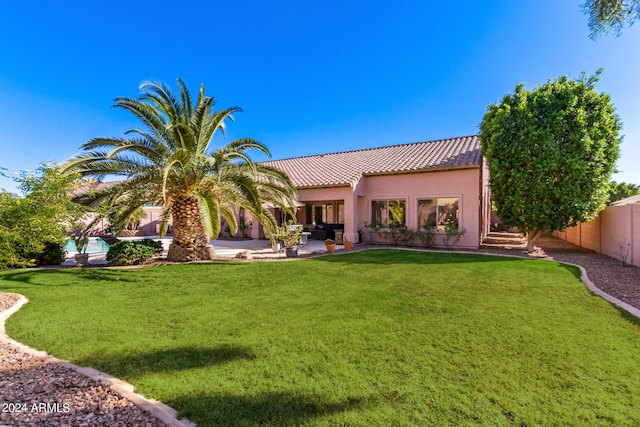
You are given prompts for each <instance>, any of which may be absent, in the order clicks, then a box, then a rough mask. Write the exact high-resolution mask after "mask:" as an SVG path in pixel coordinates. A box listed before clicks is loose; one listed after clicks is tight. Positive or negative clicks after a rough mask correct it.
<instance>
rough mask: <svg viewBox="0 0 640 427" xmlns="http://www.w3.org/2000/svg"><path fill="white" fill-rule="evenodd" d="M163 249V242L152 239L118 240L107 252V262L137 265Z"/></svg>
mask: <svg viewBox="0 0 640 427" xmlns="http://www.w3.org/2000/svg"><path fill="white" fill-rule="evenodd" d="M158 248H159V249H160V250H162V242H155V241H153V240H150V239H144V240H135V241H127V242H118V243H114V244H113V245H111V247H110V248H109V252H107V262H109V263H110V264H113V265H136V264H142V263H144V262H147V261H149V260H151V258H153V255H155V253H156V252H157V251H158Z"/></svg>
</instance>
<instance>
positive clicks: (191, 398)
mask: <svg viewBox="0 0 640 427" xmlns="http://www.w3.org/2000/svg"><path fill="white" fill-rule="evenodd" d="M165 403H166V404H168V405H169V406H171V407H172V408H174V409H176V410H178V416H179V417H187V418H189V420H190V421H193V422H195V423H196V424H197V425H198V426H238V425H243V426H253V425H278V426H287V425H291V426H296V425H300V424H303V423H304V422H305V421H307V420H310V419H313V418H318V417H322V416H324V415H328V414H334V413H340V412H346V411H351V410H357V409H362V408H366V407H371V406H373V405H374V404H375V402H374V401H373V400H372V399H370V398H356V397H351V398H348V399H347V400H346V401H342V402H340V401H339V402H336V401H335V400H332V399H330V398H329V397H323V396H311V395H306V394H300V393H293V392H265V393H260V394H257V395H209V394H189V395H185V396H181V397H178V398H176V399H173V400H170V401H169V402H165Z"/></svg>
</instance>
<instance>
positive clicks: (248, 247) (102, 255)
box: [62, 236, 344, 267]
mask: <svg viewBox="0 0 640 427" xmlns="http://www.w3.org/2000/svg"><path fill="white" fill-rule="evenodd" d="M145 238H146V239H153V240H160V241H162V246H163V248H164V250H163V252H162V255H163V257H166V256H167V250H168V249H169V244H171V241H172V240H173V239H172V238H167V237H164V238H160V237H159V236H147V237H145ZM140 239H142V238H135V237H134V238H126V239H121V240H140ZM211 244H212V245H213V247H214V249H215V252H216V259H220V260H229V259H234V258H236V256H237V255H238V254H239V253H240V252H245V251H248V252H249V253H250V254H251V257H252V258H253V259H284V258H286V255H285V252H284V248H283V249H282V251H281V252H274V251H273V249H272V248H271V242H270V241H269V240H211ZM342 249H344V246H343V245H336V250H342ZM326 251H327V250H326V248H325V245H324V240H309V241H308V242H307V243H306V244H305V245H303V246H300V248H299V250H298V257H301V258H304V257H307V256H310V255H318V254H322V253H325V252H326ZM74 255H75V252H68V254H67V259H66V260H65V262H64V263H62V266H65V267H73V266H75V265H76V261H75V259H74ZM106 255H107V253H106V252H91V253H89V264H90V265H96V266H97V265H104V264H106V263H107V261H106Z"/></svg>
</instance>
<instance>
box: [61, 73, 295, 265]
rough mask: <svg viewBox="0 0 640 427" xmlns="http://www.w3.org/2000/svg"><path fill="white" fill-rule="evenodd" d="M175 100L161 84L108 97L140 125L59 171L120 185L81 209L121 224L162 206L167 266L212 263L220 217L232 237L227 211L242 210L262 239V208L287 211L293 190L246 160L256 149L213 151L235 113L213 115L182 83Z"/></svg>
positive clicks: (210, 102)
mask: <svg viewBox="0 0 640 427" xmlns="http://www.w3.org/2000/svg"><path fill="white" fill-rule="evenodd" d="M178 89H179V94H178V96H175V95H174V94H173V92H172V90H171V88H170V87H169V86H167V85H164V84H161V83H156V82H144V83H143V84H142V85H141V86H140V90H141V94H140V95H139V96H138V97H137V98H124V97H122V98H116V103H115V105H114V106H115V107H118V108H123V109H125V110H127V111H129V112H131V113H133V114H134V115H135V116H136V117H138V118H139V119H140V120H141V121H142V123H143V124H144V128H143V129H132V130H130V131H128V132H127V135H128V137H125V138H94V139H92V140H90V141H88V142H86V143H84V144H83V145H82V146H81V148H82V149H84V150H85V151H86V153H84V154H80V155H78V156H77V157H75V158H74V159H71V160H70V161H69V162H68V164H67V165H66V167H65V169H66V170H67V171H73V172H77V173H79V174H81V175H82V176H92V177H96V178H102V177H103V176H105V175H119V176H121V177H123V178H125V179H124V180H122V181H120V182H118V183H117V184H115V185H111V186H107V187H106V188H103V189H97V190H96V191H92V192H90V193H89V194H88V198H87V199H85V202H87V201H91V202H93V203H97V202H101V203H102V205H103V206H104V205H105V203H106V204H107V206H112V207H113V210H115V211H118V212H120V214H119V217H120V218H121V221H127V220H129V218H130V217H131V214H132V213H133V212H135V211H136V209H138V208H139V207H141V206H143V205H144V204H146V203H148V202H151V203H156V204H162V206H163V207H164V216H163V218H164V221H163V224H162V227H161V234H164V232H165V231H166V226H167V221H168V219H169V217H170V216H171V217H172V218H173V232H174V236H173V243H172V244H171V246H170V247H169V254H168V259H169V260H171V261H191V260H206V259H212V258H213V257H214V251H213V247H212V246H211V245H210V237H211V236H213V237H216V236H217V235H218V234H219V232H220V218H221V217H223V218H225V219H226V221H227V222H228V224H229V225H230V227H231V229H232V231H233V232H234V233H235V232H236V230H237V220H236V215H235V209H236V208H237V207H242V208H244V209H246V210H247V211H248V212H250V213H251V214H252V215H253V217H254V218H256V219H257V220H258V221H259V222H260V223H262V224H263V226H264V227H265V229H266V230H267V232H270V231H273V230H275V227H276V226H277V223H276V220H275V218H274V217H273V215H272V214H271V213H270V212H269V211H268V210H267V209H265V208H264V205H265V202H267V203H269V204H272V205H275V206H279V207H282V208H284V209H289V207H291V206H293V199H294V197H295V188H294V187H293V185H292V184H291V181H290V180H289V178H288V177H287V175H286V174H284V173H283V172H281V171H279V170H277V169H273V168H270V167H265V166H263V165H260V164H256V163H254V162H253V161H251V159H250V158H249V157H248V155H247V151H248V150H252V149H255V150H258V151H261V152H263V153H266V154H267V155H269V150H268V149H267V148H266V146H264V145H263V144H261V143H259V142H257V141H255V140H253V139H251V138H241V139H237V140H234V141H231V142H228V143H226V144H225V145H222V146H220V147H217V148H214V147H213V146H212V142H213V139H214V136H215V135H216V134H217V133H218V132H220V133H221V134H222V135H223V136H225V135H224V134H225V124H226V122H227V121H228V120H232V119H233V117H232V115H233V114H234V113H237V112H239V111H241V109H240V108H238V107H231V108H226V109H223V110H214V109H213V107H214V105H215V101H214V98H213V97H211V96H206V95H205V92H204V85H201V86H200V91H199V94H198V97H197V99H195V100H194V99H192V97H191V94H190V92H189V90H188V89H187V87H186V86H185V84H184V83H183V82H182V80H180V79H178Z"/></svg>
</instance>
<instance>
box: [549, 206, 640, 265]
mask: <svg viewBox="0 0 640 427" xmlns="http://www.w3.org/2000/svg"><path fill="white" fill-rule="evenodd" d="M555 234H556V235H557V236H558V237H560V238H562V239H564V240H567V241H569V242H571V243H573V244H576V245H578V246H582V247H584V248H587V249H591V250H593V251H596V252H600V253H603V254H605V255H608V256H610V257H613V258H616V259H620V255H621V249H624V250H627V251H628V258H627V263H629V264H633V265H636V266H638V267H640V204H628V205H622V206H608V207H607V208H606V209H605V210H603V211H602V212H600V214H599V215H598V216H597V217H596V218H595V219H594V220H593V221H589V222H585V223H579V224H578V225H577V226H575V227H572V228H569V229H567V230H566V231H565V232H563V233H555Z"/></svg>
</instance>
